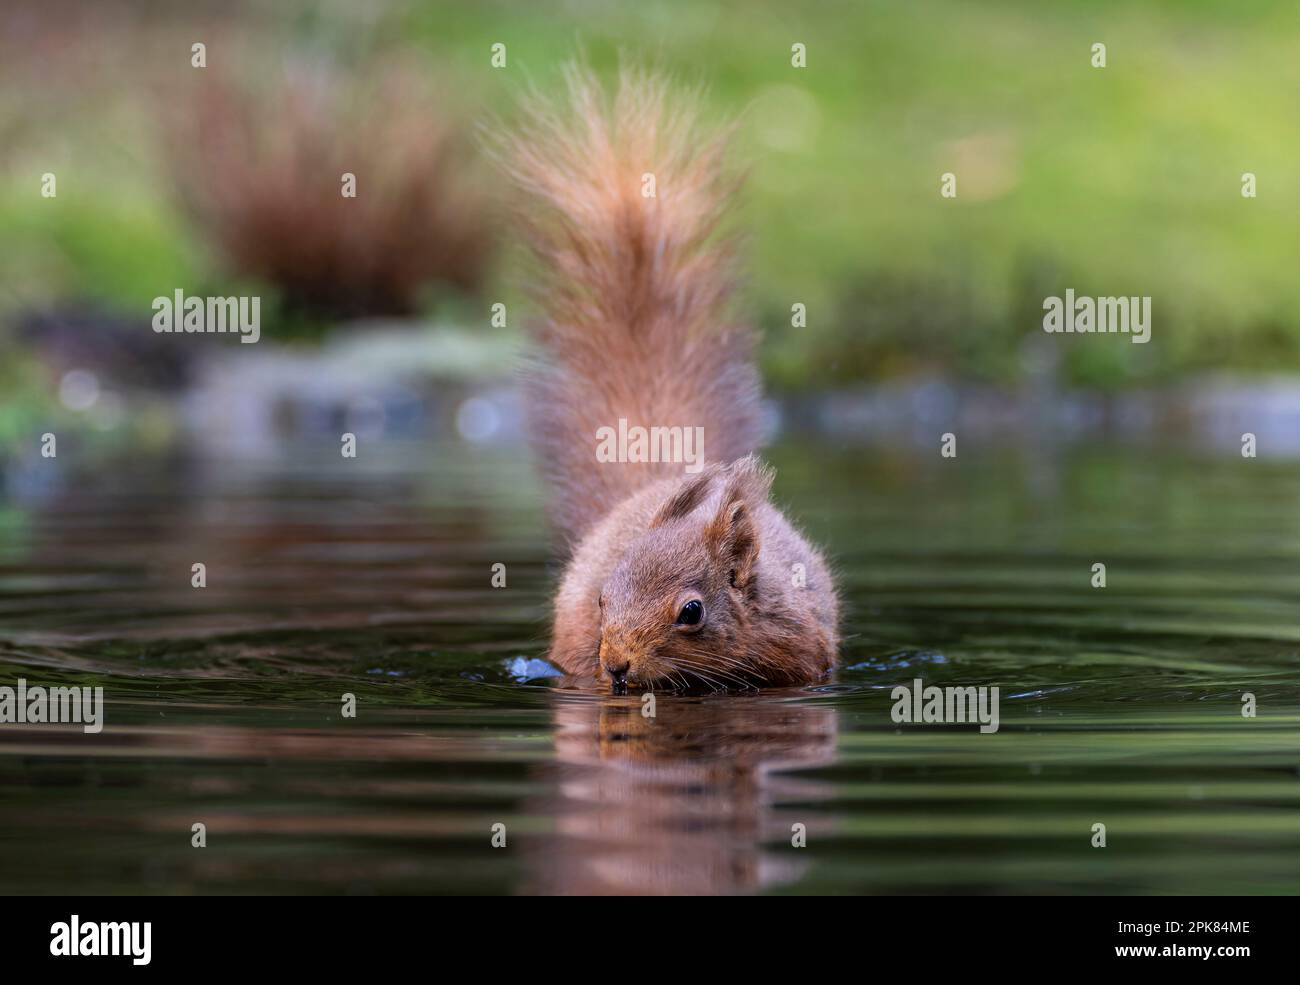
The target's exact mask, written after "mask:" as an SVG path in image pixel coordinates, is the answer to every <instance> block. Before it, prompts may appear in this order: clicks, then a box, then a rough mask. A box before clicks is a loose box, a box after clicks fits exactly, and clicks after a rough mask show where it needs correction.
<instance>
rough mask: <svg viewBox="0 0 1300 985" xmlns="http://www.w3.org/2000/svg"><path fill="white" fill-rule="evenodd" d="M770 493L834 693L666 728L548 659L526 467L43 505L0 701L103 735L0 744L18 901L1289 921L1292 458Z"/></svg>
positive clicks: (231, 475)
mask: <svg viewBox="0 0 1300 985" xmlns="http://www.w3.org/2000/svg"><path fill="white" fill-rule="evenodd" d="M769 457H770V458H771V459H772V460H773V461H774V463H775V464H776V465H777V466H778V469H779V473H778V478H777V483H776V493H777V498H778V499H779V500H780V501H781V502H782V503H783V504H785V505H786V506H787V507H788V508H789V510H790V512H791V513H792V515H794V516H795V517H797V518H798V519H799V520H800V522H801V523H802V525H803V526H804V528H805V529H806V530H807V531H808V532H809V533H810V534H811V535H812V537H813V538H814V539H816V540H817V541H819V542H820V543H822V544H824V545H825V546H826V547H827V548H828V551H829V553H830V554H831V555H832V556H833V558H834V560H835V564H836V567H837V569H838V572H839V578H840V583H841V587H842V592H843V598H844V607H843V608H844V612H845V620H844V627H843V628H844V634H845V642H844V645H843V649H842V653H841V669H840V670H839V672H838V674H837V676H836V677H835V679H834V680H833V681H830V682H827V683H825V684H822V685H819V686H815V687H807V688H801V689H792V690H781V691H772V692H750V693H741V694H702V695H698V694H697V695H672V694H662V695H658V696H657V697H656V706H655V715H654V717H653V718H647V717H646V716H645V715H643V713H642V712H643V706H642V702H641V699H640V698H639V697H638V696H637V695H635V694H633V695H629V696H625V697H616V696H613V695H611V694H608V693H606V692H604V691H602V690H601V689H599V688H596V687H594V686H589V685H586V684H583V683H581V682H573V681H564V680H562V679H555V678H551V677H547V676H546V668H545V667H544V666H543V665H541V664H539V663H537V662H536V658H539V657H542V656H544V654H545V649H546V634H547V605H548V592H549V590H550V588H551V586H552V585H553V583H554V578H555V575H556V573H557V568H556V566H555V564H554V562H553V561H552V560H551V557H550V548H549V545H548V542H547V534H546V527H545V521H544V516H543V511H542V499H541V490H540V488H539V486H538V484H537V482H536V480H535V479H534V478H533V475H532V472H531V470H530V467H529V464H528V462H527V461H525V460H523V459H522V458H521V456H519V455H518V454H513V453H511V452H509V451H508V450H507V451H504V452H501V453H499V454H483V453H476V454H469V453H466V452H464V451H457V450H453V449H443V450H437V451H434V452H430V451H429V450H427V449H424V450H416V449H407V450H399V451H397V452H394V453H393V454H392V455H390V456H388V457H387V458H386V459H385V460H383V461H375V462H366V460H365V457H364V456H363V457H362V458H358V459H356V460H342V459H339V460H334V461H330V460H322V461H315V462H297V463H278V464H275V465H273V466H267V467H261V468H257V469H251V468H249V467H247V466H245V467H239V468H237V467H235V466H234V465H232V464H225V465H222V464H206V465H204V464H196V463H193V462H190V463H184V462H172V461H167V462H154V463H141V462H131V463H123V464H121V465H119V466H117V467H112V468H104V469H100V470H98V471H97V472H96V473H95V474H94V475H92V476H90V477H81V478H77V479H75V480H74V479H72V478H69V477H65V478H63V479H62V480H60V481H55V482H45V481H43V482H36V483H32V482H25V483H24V484H23V488H24V489H25V491H24V492H23V493H22V494H21V495H20V494H17V493H15V494H11V495H10V496H9V497H8V498H6V499H5V500H3V501H2V502H0V685H10V686H12V685H13V684H14V683H15V681H16V679H17V678H20V677H21V678H24V679H25V680H27V681H28V682H29V684H40V685H46V686H49V685H62V684H82V685H86V684H90V685H100V686H102V687H103V688H104V691H105V698H106V702H107V705H106V712H105V726H104V729H103V731H102V732H101V733H99V734H87V733H85V731H84V730H83V729H82V728H81V727H80V726H76V725H71V726H62V725H58V726H56V725H26V726H18V725H3V726H0V891H3V892H8V893H41V892H66V893H265V892H298V893H377V892H383V893H425V892H462V893H515V892H594V893H610V892H637V893H641V892H686V893H696V892H699V893H705V892H708V893H752V892H768V893H800V892H822V893H840V892H846V893H847V892H853V893H936V892H941V893H942V892H962V893H1047V892H1069V893H1204V892H1210V893H1294V892H1297V891H1300V773H1298V770H1300V686H1297V668H1298V667H1300V619H1297V616H1298V615H1300V564H1298V562H1300V463H1294V462H1269V461H1266V460H1262V459H1260V460H1246V459H1240V458H1235V457H1205V458H1200V457H1194V456H1182V455H1174V454H1168V455H1164V454H1153V453H1152V452H1151V451H1149V450H1146V451H1137V450H1133V451H1125V450H1121V449H1115V448H1111V449H1105V448H1100V449H1097V448H1079V449H1075V450H1072V451H1068V452H1065V451H1049V450H1046V449H1037V448H1030V449H1025V450H1019V451H1017V450H1009V449H1003V450H1000V451H997V452H994V451H992V450H985V451H982V452H981V451H968V450H966V449H963V450H962V452H961V456H960V457H959V458H958V459H955V460H943V459H940V458H939V457H938V455H937V454H936V455H935V456H934V457H933V459H932V460H931V459H924V460H923V459H919V458H917V457H915V456H914V455H906V454H902V453H898V452H888V451H883V450H873V449H868V448H842V447H841V448H837V447H810V446H807V445H801V446H796V445H793V444H787V445H784V446H780V447H777V448H775V449H772V451H771V453H770V456H769ZM412 463H420V466H419V467H418V468H413V467H412ZM195 562H202V563H203V564H205V565H206V569H207V570H206V577H207V586H206V587H205V588H201V589H199V588H194V587H192V586H191V565H192V564H194V563H195ZM497 563H501V564H504V565H505V566H506V573H507V575H506V579H507V580H506V587H504V588H494V587H492V585H491V576H492V566H493V565H494V564H497ZM1096 563H1104V564H1105V565H1106V580H1107V584H1106V587H1105V588H1094V587H1093V586H1092V584H1091V582H1092V578H1093V575H1092V566H1093V565H1094V564H1096ZM916 678H921V679H923V680H924V681H925V683H926V684H937V685H940V686H944V685H954V684H962V685H983V686H998V687H999V688H1000V694H1001V715H1000V728H999V730H998V732H997V733H996V734H988V735H981V734H979V733H978V732H977V731H976V730H975V729H974V728H973V727H970V726H960V725H916V726H906V725H899V724H897V723H895V722H894V721H893V720H892V719H891V715H890V711H891V708H892V706H893V701H892V699H891V693H890V692H891V690H892V689H893V688H894V687H895V686H896V685H899V684H907V683H910V682H911V681H912V680H914V679H916ZM1247 693H1249V694H1251V695H1253V696H1254V701H1255V703H1256V710H1257V714H1256V715H1255V717H1253V718H1251V717H1244V716H1243V714H1242V708H1243V695H1244V694H1247ZM345 694H351V695H354V696H355V699H356V709H357V714H356V717H355V718H346V717H344V716H343V715H342V713H341V712H342V707H343V696H344V695H345ZM196 823H202V824H203V825H205V826H206V847H194V846H193V845H192V838H193V834H192V831H193V825H195V824H196ZM1098 824H1103V825H1105V839H1106V844H1105V846H1104V847H1096V846H1094V841H1095V840H1097V836H1096V834H1095V831H1096V830H1097V829H1096V828H1095V826H1096V825H1098ZM499 826H504V827H499ZM799 831H802V832H804V835H803V839H804V840H805V842H806V843H805V844H804V845H803V846H802V847H796V846H795V845H793V844H792V839H793V840H798V839H795V836H794V834H792V832H799ZM494 834H495V835H496V840H497V841H498V842H499V841H500V840H501V835H502V834H504V840H505V844H504V845H501V846H495V845H494V844H493V841H494Z"/></svg>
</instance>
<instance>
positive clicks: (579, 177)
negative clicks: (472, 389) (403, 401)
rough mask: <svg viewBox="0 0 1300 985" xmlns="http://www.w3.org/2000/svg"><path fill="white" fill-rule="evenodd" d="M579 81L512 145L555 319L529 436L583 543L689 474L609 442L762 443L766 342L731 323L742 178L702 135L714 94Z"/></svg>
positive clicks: (546, 307) (542, 334)
mask: <svg viewBox="0 0 1300 985" xmlns="http://www.w3.org/2000/svg"><path fill="white" fill-rule="evenodd" d="M566 81H567V83H568V93H567V95H568V99H567V101H566V102H565V103H562V104H560V105H558V106H557V105H555V104H551V103H547V102H545V101H543V100H540V99H537V98H533V99H532V100H530V101H529V102H528V103H526V105H525V113H524V122H523V124H522V125H521V127H520V128H519V129H518V130H517V131H516V132H515V133H514V134H513V136H512V137H510V138H509V140H508V145H507V146H506V147H505V148H503V149H504V151H505V159H506V163H507V167H508V168H509V170H510V173H511V175H512V176H513V178H514V180H515V182H516V184H517V185H518V186H519V187H520V190H521V191H522V193H523V194H522V206H521V216H520V225H521V228H522V229H523V230H524V232H525V234H526V236H527V242H528V245H529V247H530V249H531V252H532V254H533V258H534V260H535V261H536V268H537V269H536V281H535V283H534V284H533V288H534V290H533V293H534V295H535V297H536V298H537V300H538V302H539V305H540V307H541V309H542V314H543V318H542V319H541V320H540V321H539V322H538V323H537V324H536V325H535V326H534V327H533V337H534V341H535V343H536V345H537V349H538V350H539V351H538V353H537V361H536V365H535V366H534V367H533V369H532V371H531V372H530V374H529V377H528V398H529V399H528V403H529V417H530V426H531V428H532V431H533V438H534V444H535V446H536V449H537V452H538V454H539V456H540V458H541V461H542V465H543V469H544V470H545V472H546V475H547V478H548V479H549V480H550V482H551V484H552V487H553V495H554V508H553V510H552V512H553V515H554V517H555V520H556V522H557V523H558V525H559V526H560V528H561V529H562V530H563V531H564V533H565V534H566V535H567V536H568V537H569V538H570V540H571V541H576V539H577V538H578V537H579V536H580V535H581V534H582V533H583V532H584V531H585V530H586V529H587V527H588V526H589V525H591V524H592V523H594V522H595V521H597V520H598V519H599V518H600V517H602V516H603V515H604V514H605V513H607V512H608V511H609V510H610V509H611V508H613V507H614V506H615V505H616V504H618V503H619V502H620V501H621V500H622V499H624V498H625V497H626V496H627V495H628V494H629V493H631V492H633V491H634V490H636V489H637V488H639V487H640V486H642V485H644V484H646V483H647V482H650V481H652V480H654V479H657V478H660V477H663V476H668V475H681V474H682V473H683V469H684V467H683V463H682V462H681V461H676V462H647V463H636V462H621V461H620V462H617V463H610V462H602V461H599V460H598V457H597V446H598V443H599V442H598V432H600V429H605V428H608V429H613V430H615V431H617V430H618V429H619V428H620V421H624V422H626V424H625V427H626V428H627V429H629V431H628V433H632V434H635V432H633V431H631V429H633V428H637V427H640V428H645V429H647V430H649V429H650V428H682V429H686V428H690V429H696V428H703V432H702V437H703V457H704V458H705V459H706V460H707V461H730V460H732V459H735V458H739V457H741V456H743V455H746V454H748V453H749V452H751V451H752V450H753V449H754V447H755V445H756V444H757V441H758V437H759V382H758V373H757V370H756V367H755V365H754V354H753V349H754V337H753V334H752V333H751V332H750V331H749V329H748V328H747V327H746V326H744V325H742V324H738V323H737V322H734V321H732V320H731V319H730V317H729V312H728V308H729V305H728V301H729V296H730V294H731V289H732V284H733V279H734V276H735V269H734V257H735V246H734V243H733V241H732V240H731V238H730V237H729V236H727V234H726V231H725V230H724V229H722V228H721V223H722V222H723V220H724V218H725V215H726V212H727V208H728V205H729V203H730V201H731V199H732V197H733V194H734V192H735V191H736V190H737V186H738V184H739V179H738V177H737V176H736V174H735V172H733V171H731V170H729V169H728V167H727V164H726V161H725V149H726V147H725V145H726V136H727V135H726V133H721V134H712V135H710V134H702V133H701V131H700V127H699V120H698V111H697V106H698V98H697V97H695V96H693V95H688V94H684V93H679V92H677V91H676V90H674V89H673V88H671V87H670V86H669V84H668V83H667V82H666V81H665V80H664V79H662V78H660V77H657V76H654V75H650V74H645V73H642V72H637V71H632V70H624V71H623V72H622V73H621V74H620V79H619V86H618V90H617V93H616V94H615V95H614V97H613V98H612V100H611V99H607V98H606V95H605V93H604V92H603V91H602V89H601V86H600V84H599V83H598V82H597V81H596V79H595V78H594V76H593V75H592V74H591V73H590V71H588V70H586V69H584V68H581V67H576V66H575V67H571V68H570V69H569V71H568V72H567V74H566ZM603 433H604V434H609V433H610V432H608V431H606V432H603ZM692 434H693V435H699V434H701V432H698V431H694V430H692ZM633 454H634V455H635V453H633Z"/></svg>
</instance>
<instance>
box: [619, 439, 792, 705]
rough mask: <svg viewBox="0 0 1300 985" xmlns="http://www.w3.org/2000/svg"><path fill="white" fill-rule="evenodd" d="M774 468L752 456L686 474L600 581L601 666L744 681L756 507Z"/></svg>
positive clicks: (658, 678)
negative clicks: (603, 580)
mask: <svg viewBox="0 0 1300 985" xmlns="http://www.w3.org/2000/svg"><path fill="white" fill-rule="evenodd" d="M771 482H772V473H771V471H770V470H769V469H767V468H766V467H765V466H763V465H762V464H761V463H760V462H759V461H758V460H757V459H756V458H754V457H753V456H750V457H748V458H742V459H740V460H738V461H736V462H732V463H731V464H730V465H712V466H709V467H708V468H706V469H705V470H704V471H702V472H701V473H700V474H699V475H696V476H691V477H689V478H687V479H685V480H684V481H683V482H682V483H681V484H680V485H679V486H678V487H677V488H676V489H675V490H673V492H672V493H671V494H670V495H669V497H668V499H667V500H666V501H665V502H664V504H663V505H662V506H661V507H660V508H659V510H658V512H657V513H656V514H655V516H654V518H653V520H652V521H651V523H650V526H649V528H648V529H647V530H646V532H645V533H644V534H643V535H641V536H640V537H639V538H638V539H637V540H636V541H635V542H633V543H632V545H631V546H630V547H629V548H628V551H627V553H626V554H625V555H624V556H623V558H622V560H621V561H620V562H619V563H618V565H617V566H616V567H615V568H614V570H613V572H612V573H611V574H610V576H609V578H608V579H606V581H605V584H604V586H603V587H602V590H601V593H600V598H599V605H600V666H601V669H602V671H603V672H604V673H605V675H606V676H608V677H609V679H610V680H611V682H612V683H613V685H614V688H615V690H622V689H623V688H625V687H626V685H627V684H633V685H637V686H642V687H648V686H651V685H654V684H656V683H658V684H665V685H676V686H690V685H694V684H698V683H703V684H705V685H707V686H710V687H717V688H721V687H727V686H736V685H745V684H748V683H750V682H751V680H752V678H751V676H750V675H748V674H747V673H746V669H747V663H746V659H745V658H746V654H747V653H748V651H749V646H748V639H747V637H748V628H749V625H750V607H751V606H752V604H753V603H754V601H755V600H756V598H757V592H758V589H759V586H758V578H757V575H758V554H759V549H760V547H761V544H760V535H759V517H758V511H759V510H760V509H762V508H764V506H765V504H766V502H767V495H768V489H769V487H770V486H771Z"/></svg>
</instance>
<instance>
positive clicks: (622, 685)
mask: <svg viewBox="0 0 1300 985" xmlns="http://www.w3.org/2000/svg"><path fill="white" fill-rule="evenodd" d="M627 669H628V661H627V660H625V659H622V658H618V659H616V660H613V661H610V662H608V663H606V664H605V673H607V674H609V679H610V681H612V682H613V685H614V693H615V694H626V693H627Z"/></svg>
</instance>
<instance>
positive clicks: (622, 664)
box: [600, 635, 632, 694]
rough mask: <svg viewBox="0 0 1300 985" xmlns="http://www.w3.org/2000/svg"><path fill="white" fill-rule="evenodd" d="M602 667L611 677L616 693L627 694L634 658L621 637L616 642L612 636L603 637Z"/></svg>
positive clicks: (601, 646) (601, 645)
mask: <svg viewBox="0 0 1300 985" xmlns="http://www.w3.org/2000/svg"><path fill="white" fill-rule="evenodd" d="M600 667H601V669H602V670H603V671H604V672H605V673H606V675H607V676H608V677H609V680H610V684H611V685H612V686H613V688H614V693H615V694H626V693H627V680H628V675H629V674H631V673H632V656H631V651H630V650H629V648H628V646H627V644H626V642H625V641H624V640H623V639H622V638H621V637H619V638H618V639H617V642H616V641H615V640H614V639H612V638H611V637H610V636H605V635H602V637H601V640H600Z"/></svg>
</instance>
